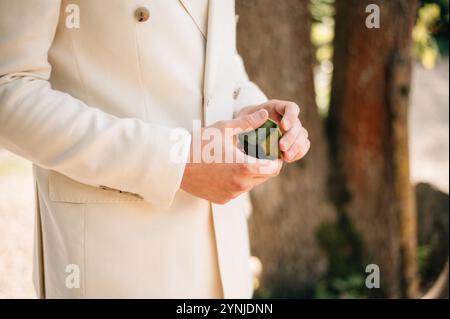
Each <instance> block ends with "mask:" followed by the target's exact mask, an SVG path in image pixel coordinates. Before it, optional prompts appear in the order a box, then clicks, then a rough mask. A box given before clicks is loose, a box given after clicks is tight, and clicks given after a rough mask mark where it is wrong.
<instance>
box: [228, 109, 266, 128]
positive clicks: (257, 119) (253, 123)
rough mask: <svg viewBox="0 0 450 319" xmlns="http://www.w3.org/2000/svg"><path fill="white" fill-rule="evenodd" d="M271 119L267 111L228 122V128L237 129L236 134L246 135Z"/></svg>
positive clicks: (262, 110) (260, 111)
mask: <svg viewBox="0 0 450 319" xmlns="http://www.w3.org/2000/svg"><path fill="white" fill-rule="evenodd" d="M268 118H269V113H268V112H267V110H265V109H261V110H259V111H257V112H254V113H251V114H248V115H243V116H239V117H237V118H235V119H233V120H230V121H227V122H226V127H229V128H233V129H237V130H236V131H235V134H239V133H245V132H250V131H253V130H254V129H257V128H258V127H260V126H261V125H263V124H264V123H265V122H266V121H267V119H268Z"/></svg>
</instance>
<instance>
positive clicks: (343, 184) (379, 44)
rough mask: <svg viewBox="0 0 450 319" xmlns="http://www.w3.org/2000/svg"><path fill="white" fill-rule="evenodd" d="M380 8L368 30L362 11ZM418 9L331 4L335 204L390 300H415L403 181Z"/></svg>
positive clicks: (395, 3)
mask: <svg viewBox="0 0 450 319" xmlns="http://www.w3.org/2000/svg"><path fill="white" fill-rule="evenodd" d="M372 3H374V4H376V5H378V6H379V8H380V16H381V21H380V22H381V25H380V28H371V29H370V28H367V27H366V24H365V23H366V17H367V16H368V15H369V13H366V6H368V5H369V4H372ZM416 10H417V2H416V1H412V0H337V3H336V36H335V43H334V48H335V51H334V52H335V55H334V75H333V88H332V99H331V107H330V116H329V125H328V128H329V136H330V139H331V152H330V153H331V154H333V157H334V158H335V161H334V164H335V165H334V170H333V172H335V174H334V181H335V182H336V183H335V184H334V185H335V186H337V187H336V188H335V189H334V192H333V194H334V199H335V202H336V204H337V205H338V208H339V211H342V212H343V213H345V214H348V215H349V216H350V218H351V220H352V221H353V223H354V224H355V228H356V229H357V231H358V232H359V234H360V235H361V237H362V239H363V245H365V246H364V247H365V252H366V253H367V255H366V256H365V257H366V259H365V260H366V261H367V263H374V264H377V265H379V267H380V273H381V288H382V291H383V293H384V294H385V296H388V297H402V296H404V295H406V296H408V297H417V293H418V279H417V278H418V275H417V262H416V248H417V247H416V246H417V244H416V236H417V232H416V211H415V206H414V199H413V190H412V188H411V185H410V179H409V159H408V158H409V156H408V136H407V109H408V98H409V88H410V77H411V31H412V27H413V25H414V22H415V17H416Z"/></svg>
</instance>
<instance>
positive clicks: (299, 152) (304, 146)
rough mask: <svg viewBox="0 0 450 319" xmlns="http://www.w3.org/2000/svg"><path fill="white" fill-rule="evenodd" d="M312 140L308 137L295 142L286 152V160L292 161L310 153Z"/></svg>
mask: <svg viewBox="0 0 450 319" xmlns="http://www.w3.org/2000/svg"><path fill="white" fill-rule="evenodd" d="M310 146H311V142H310V141H309V139H307V138H303V139H301V140H299V141H297V142H296V143H294V144H293V145H292V146H291V148H290V149H289V150H288V151H287V152H286V153H285V154H284V158H285V160H286V162H288V163H292V162H295V161H297V160H299V159H301V158H303V157H304V156H305V155H306V153H308V151H309V148H310Z"/></svg>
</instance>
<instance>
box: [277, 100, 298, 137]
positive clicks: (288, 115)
mask: <svg viewBox="0 0 450 319" xmlns="http://www.w3.org/2000/svg"><path fill="white" fill-rule="evenodd" d="M275 109H276V111H277V112H278V114H280V115H282V116H283V117H282V119H281V128H282V129H283V130H285V131H288V130H289V129H290V128H291V127H292V125H293V124H294V123H295V120H296V119H298V115H299V114H300V108H299V106H298V105H297V104H295V103H293V102H282V103H277V104H276V106H275Z"/></svg>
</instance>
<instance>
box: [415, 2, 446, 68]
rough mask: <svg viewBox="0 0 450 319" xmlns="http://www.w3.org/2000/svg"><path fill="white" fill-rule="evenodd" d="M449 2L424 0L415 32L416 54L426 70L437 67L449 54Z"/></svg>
mask: <svg viewBox="0 0 450 319" xmlns="http://www.w3.org/2000/svg"><path fill="white" fill-rule="evenodd" d="M448 6H449V0H434V1H431V0H422V6H421V7H420V9H419V12H418V17H417V22H416V25H415V26H414V30H413V41H414V54H415V56H416V57H417V59H419V60H420V61H421V63H422V65H423V66H424V67H425V68H428V69H431V68H433V67H434V66H435V65H436V62H437V60H438V58H439V57H440V56H441V55H444V54H448Z"/></svg>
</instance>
